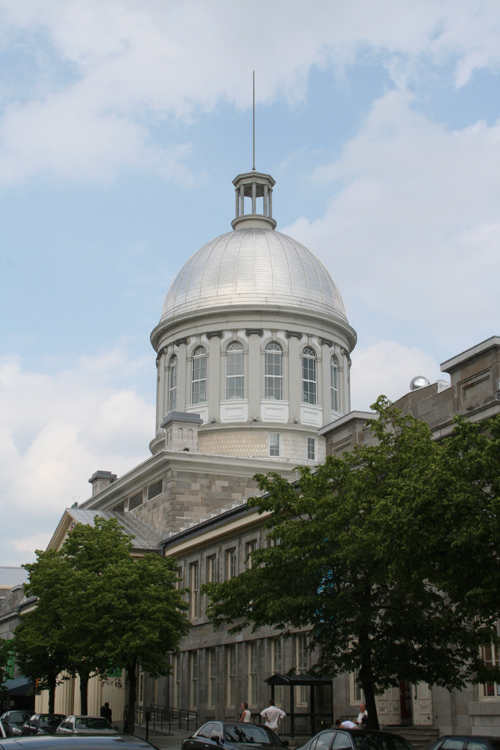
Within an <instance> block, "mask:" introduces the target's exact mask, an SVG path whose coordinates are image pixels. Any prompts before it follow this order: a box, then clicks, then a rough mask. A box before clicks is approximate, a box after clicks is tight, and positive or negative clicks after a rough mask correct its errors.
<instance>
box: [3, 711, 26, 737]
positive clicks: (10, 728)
mask: <svg viewBox="0 0 500 750" xmlns="http://www.w3.org/2000/svg"><path fill="white" fill-rule="evenodd" d="M30 716H31V714H30V713H29V711H5V712H4V713H3V714H2V715H1V716H0V721H1V722H2V724H3V726H4V729H5V730H6V731H7V734H12V735H18V734H22V726H23V724H24V722H25V721H28V719H29V718H30Z"/></svg>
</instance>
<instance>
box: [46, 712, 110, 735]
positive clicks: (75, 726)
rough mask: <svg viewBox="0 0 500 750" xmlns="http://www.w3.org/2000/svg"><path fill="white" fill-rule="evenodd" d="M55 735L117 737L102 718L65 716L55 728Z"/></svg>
mask: <svg viewBox="0 0 500 750" xmlns="http://www.w3.org/2000/svg"><path fill="white" fill-rule="evenodd" d="M55 733H56V734H104V735H105V734H110V735H115V736H116V735H117V734H118V732H117V731H116V729H113V727H112V726H111V724H110V723H109V721H108V720H107V719H105V718H104V716H66V718H65V719H64V721H63V722H61V724H60V725H59V726H58V727H57V729H56V731H55Z"/></svg>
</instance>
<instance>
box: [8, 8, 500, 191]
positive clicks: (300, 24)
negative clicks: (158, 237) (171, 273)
mask: <svg viewBox="0 0 500 750" xmlns="http://www.w3.org/2000/svg"><path fill="white" fill-rule="evenodd" d="M263 19H265V22H263ZM0 22H1V28H2V31H1V32H0V51H2V52H3V56H4V61H5V62H6V63H7V62H9V63H10V64H4V66H3V67H4V70H6V71H7V72H8V73H9V75H10V78H9V79H7V81H6V82H5V83H4V89H3V94H4V95H3V97H2V99H3V105H4V111H3V116H2V117H1V120H0V176H1V181H2V182H3V184H4V185H8V184H12V183H15V182H17V181H22V180H26V179H28V178H30V177H32V176H34V175H38V174H46V173H49V174H50V173H51V174H55V175H56V176H58V177H60V178H62V179H72V180H104V181H105V180H110V179H112V178H113V177H114V176H115V175H116V174H117V172H118V171H119V170H120V169H122V168H124V167H130V166H132V167H134V168H136V169H146V170H149V171H156V172H159V173H160V174H161V175H162V176H163V177H174V178H176V179H179V180H181V181H182V182H183V183H184V184H187V185H189V184H192V182H193V180H195V179H196V177H195V175H193V174H192V166H191V165H190V164H189V163H188V160H189V158H190V150H191V146H190V143H189V142H188V141H186V139H182V138H181V139H180V140H179V137H178V133H177V135H176V139H175V141H174V140H173V141H172V142H171V143H170V144H167V145H165V144H164V143H159V141H158V137H157V136H155V129H156V127H157V125H158V124H159V123H161V122H164V123H169V122H170V121H171V120H172V119H177V120H180V121H181V122H190V121H192V120H193V119H195V118H196V117H198V116H199V115H200V114H201V113H204V112H207V111H209V110H211V109H213V108H214V107H215V106H216V105H217V104H219V103H221V102H229V103H230V104H231V105H233V106H236V107H239V108H241V107H249V106H250V103H251V87H250V80H251V78H250V76H251V70H252V68H255V69H256V70H257V76H258V88H257V96H258V100H259V101H262V102H267V103H270V102H272V101H274V100H276V98H278V97H285V98H286V99H287V100H288V101H289V102H290V103H291V104H293V103H295V102H297V101H300V100H301V99H303V98H304V96H305V94H306V91H307V81H308V76H309V72H310V70H311V68H313V67H316V68H325V67H327V66H328V67H330V68H331V69H332V70H334V71H336V72H337V74H339V75H342V71H343V70H344V69H345V68H346V67H348V66H350V65H353V64H354V63H355V62H356V61H358V60H362V61H366V60H370V61H374V60H376V61H378V62H379V63H380V62H382V63H384V64H385V65H387V67H388V69H389V70H390V71H392V74H393V78H394V81H395V83H396V84H397V85H398V86H402V85H404V84H405V82H407V80H408V78H409V77H411V78H415V77H417V78H418V74H419V70H421V69H422V68H425V65H426V64H428V63H429V61H433V62H435V63H438V64H446V63H449V62H450V61H451V62H452V64H453V65H454V66H455V71H456V82H457V85H463V84H464V83H465V82H466V81H467V80H468V79H469V78H470V76H471V75H472V73H473V71H474V70H475V69H477V68H478V67H485V66H486V67H498V65H499V62H500V51H499V47H498V43H497V40H498V32H499V30H500V8H499V7H498V4H497V3H495V2H493V0H489V1H486V0H483V2H479V0H477V1H476V2H474V3H472V2H470V0H453V2H451V0H448V2H446V1H445V0H442V1H441V2H434V1H431V0H420V2H418V3H415V2H412V0H406V2H400V3H397V4H395V3H394V2H393V0H380V2H378V3H376V4H374V3H373V2H371V1H369V0H353V2H351V3H348V4H346V3H340V2H335V3H332V2H331V0H317V1H316V2H315V3H313V4H311V3H308V4H304V3H303V2H301V1H300V0H274V2H273V3H269V2H267V0H255V2H253V4H252V13H251V14H249V13H248V9H247V7H246V6H245V5H243V4H241V3H229V2H222V1H221V0H185V2H182V3H179V2H176V1H174V0H170V1H168V0H162V1H161V2H160V0H105V2H103V0H88V2H85V3H82V2H75V3H67V2H65V0H52V1H51V2H50V3H46V2H43V0H31V1H30V2H23V3H12V2H9V0H0ZM20 49H21V50H22V51H23V54H22V59H23V64H24V66H27V70H25V69H24V68H22V67H21V66H19V63H18V62H17V60H18V57H19V50H20ZM27 49H28V50H29V53H26V50H27Z"/></svg>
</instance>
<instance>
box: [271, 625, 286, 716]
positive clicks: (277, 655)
mask: <svg viewBox="0 0 500 750" xmlns="http://www.w3.org/2000/svg"><path fill="white" fill-rule="evenodd" d="M271 659H272V663H273V674H283V661H282V651H281V638H273V639H272V641H271ZM281 701H282V694H281V685H275V687H274V702H275V703H276V705H277V706H280V705H281Z"/></svg>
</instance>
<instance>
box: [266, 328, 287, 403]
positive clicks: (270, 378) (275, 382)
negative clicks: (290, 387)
mask: <svg viewBox="0 0 500 750" xmlns="http://www.w3.org/2000/svg"><path fill="white" fill-rule="evenodd" d="M264 398H273V399H276V400H277V401H281V400H282V398H283V352H282V351H281V346H280V345H279V344H276V343H275V342H274V341H272V342H271V343H270V344H268V345H267V346H266V353H265V364H264Z"/></svg>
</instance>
